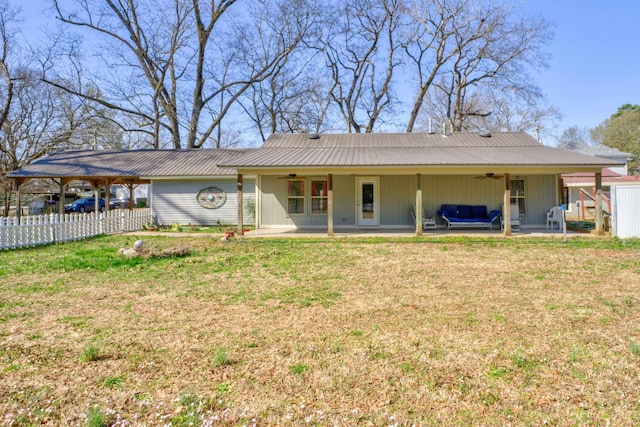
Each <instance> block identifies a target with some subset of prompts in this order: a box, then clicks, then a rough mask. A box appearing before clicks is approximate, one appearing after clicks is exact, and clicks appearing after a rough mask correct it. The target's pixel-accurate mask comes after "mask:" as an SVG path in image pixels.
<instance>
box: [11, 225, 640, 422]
mask: <svg viewBox="0 0 640 427" xmlns="http://www.w3.org/2000/svg"><path fill="white" fill-rule="evenodd" d="M145 240H147V241H148V243H149V244H152V245H154V246H155V247H158V248H160V249H159V250H161V248H162V247H169V246H175V245H176V244H182V245H184V246H189V248H190V255H189V256H186V257H181V258H171V257H170V258H158V259H155V258H149V259H145V258H132V259H126V258H125V257H122V256H120V255H119V254H118V253H117V252H118V248H120V247H123V246H124V247H127V246H130V245H131V244H132V243H133V238H131V237H127V236H119V237H104V238H99V239H94V240H90V241H85V242H77V243H71V244H66V245H58V246H51V247H47V248H39V249H34V250H22V251H13V252H4V253H0V261H1V262H0V283H1V284H0V340H1V343H2V346H1V347H0V413H1V417H2V418H0V419H1V420H2V421H1V422H3V423H5V424H8V425H25V426H26V425H33V424H45V425H47V424H48V425H127V424H129V425H131V424H133V425H149V426H152V425H178V426H182V425H184V426H186V425H242V424H249V425H251V424H256V425H298V424H307V423H308V424H315V425H354V424H363V425H390V424H399V425H409V424H412V423H414V424H418V425H442V424H445V425H450V424H463V425H467V424H483V425H505V424H516V425H522V424H542V423H544V422H546V423H548V424H552V425H583V424H587V425H602V424H607V423H610V424H615V425H625V424H626V425H632V424H638V423H640V368H639V366H640V344H639V343H640V327H639V326H638V325H640V292H639V291H640V289H639V288H640V244H639V243H638V242H628V243H627V244H625V245H623V244H621V243H620V242H617V241H613V240H572V241H570V242H569V243H567V244H562V243H560V242H556V241H544V240H535V239H533V240H516V239H513V240H505V239H488V240H479V241H472V240H464V239H462V240H447V239H442V240H427V239H403V240H393V241H392V240H333V241H330V240H317V241H314V240H312V241H305V240H264V241H254V240H237V241H234V242H232V243H221V242H219V241H217V240H215V239H207V238H192V237H191V238H182V237H178V238H175V237H174V238H170V239H165V238H161V237H157V238H151V237H149V238H146V239H145Z"/></svg>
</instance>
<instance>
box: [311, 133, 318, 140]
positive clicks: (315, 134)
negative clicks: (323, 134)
mask: <svg viewBox="0 0 640 427" xmlns="http://www.w3.org/2000/svg"><path fill="white" fill-rule="evenodd" d="M309 139H320V135H318V134H317V133H310V134H309Z"/></svg>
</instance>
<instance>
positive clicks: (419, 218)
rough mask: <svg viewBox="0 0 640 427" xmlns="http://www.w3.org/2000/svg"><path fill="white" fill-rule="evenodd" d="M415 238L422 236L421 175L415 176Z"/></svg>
mask: <svg viewBox="0 0 640 427" xmlns="http://www.w3.org/2000/svg"><path fill="white" fill-rule="evenodd" d="M416 236H422V175H421V174H419V173H418V174H416Z"/></svg>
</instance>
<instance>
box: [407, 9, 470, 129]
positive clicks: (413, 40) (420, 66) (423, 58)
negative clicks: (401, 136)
mask: <svg viewBox="0 0 640 427" xmlns="http://www.w3.org/2000/svg"><path fill="white" fill-rule="evenodd" d="M464 6H465V2H464V1H463V0H435V1H431V0H416V1H415V2H414V4H413V5H412V6H411V7H410V8H408V14H409V15H410V17H411V18H412V21H413V22H414V27H413V30H412V33H411V34H410V36H409V37H408V40H409V41H408V42H407V43H406V44H405V45H404V48H405V52H406V55H407V57H408V58H409V62H410V63H411V64H412V65H413V66H415V73H416V74H415V76H416V80H417V91H416V96H415V99H414V101H413V106H412V108H411V112H410V114H409V120H408V123H407V132H412V131H413V128H414V126H415V123H416V120H417V118H418V114H419V113H420V109H421V108H422V106H423V104H424V101H425V97H426V96H427V93H428V92H429V89H430V88H431V85H432V84H433V82H434V81H435V80H436V78H437V77H438V75H439V73H440V70H441V68H442V67H443V66H444V65H445V64H446V63H447V62H448V61H449V59H450V58H451V57H453V55H454V54H455V50H454V49H453V48H452V47H451V46H450V45H451V41H450V40H451V39H452V38H453V36H454V35H455V33H456V25H455V18H456V17H457V16H458V15H460V14H461V13H462V12H463V11H464Z"/></svg>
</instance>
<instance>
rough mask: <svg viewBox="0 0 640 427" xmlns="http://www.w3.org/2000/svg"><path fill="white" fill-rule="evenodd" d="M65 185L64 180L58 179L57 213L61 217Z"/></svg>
mask: <svg viewBox="0 0 640 427" xmlns="http://www.w3.org/2000/svg"><path fill="white" fill-rule="evenodd" d="M65 186H66V185H65V183H64V179H63V178H60V196H59V200H60V201H59V202H58V213H59V214H60V215H61V216H62V215H64V202H65V199H66V195H65V191H64V188H65Z"/></svg>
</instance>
